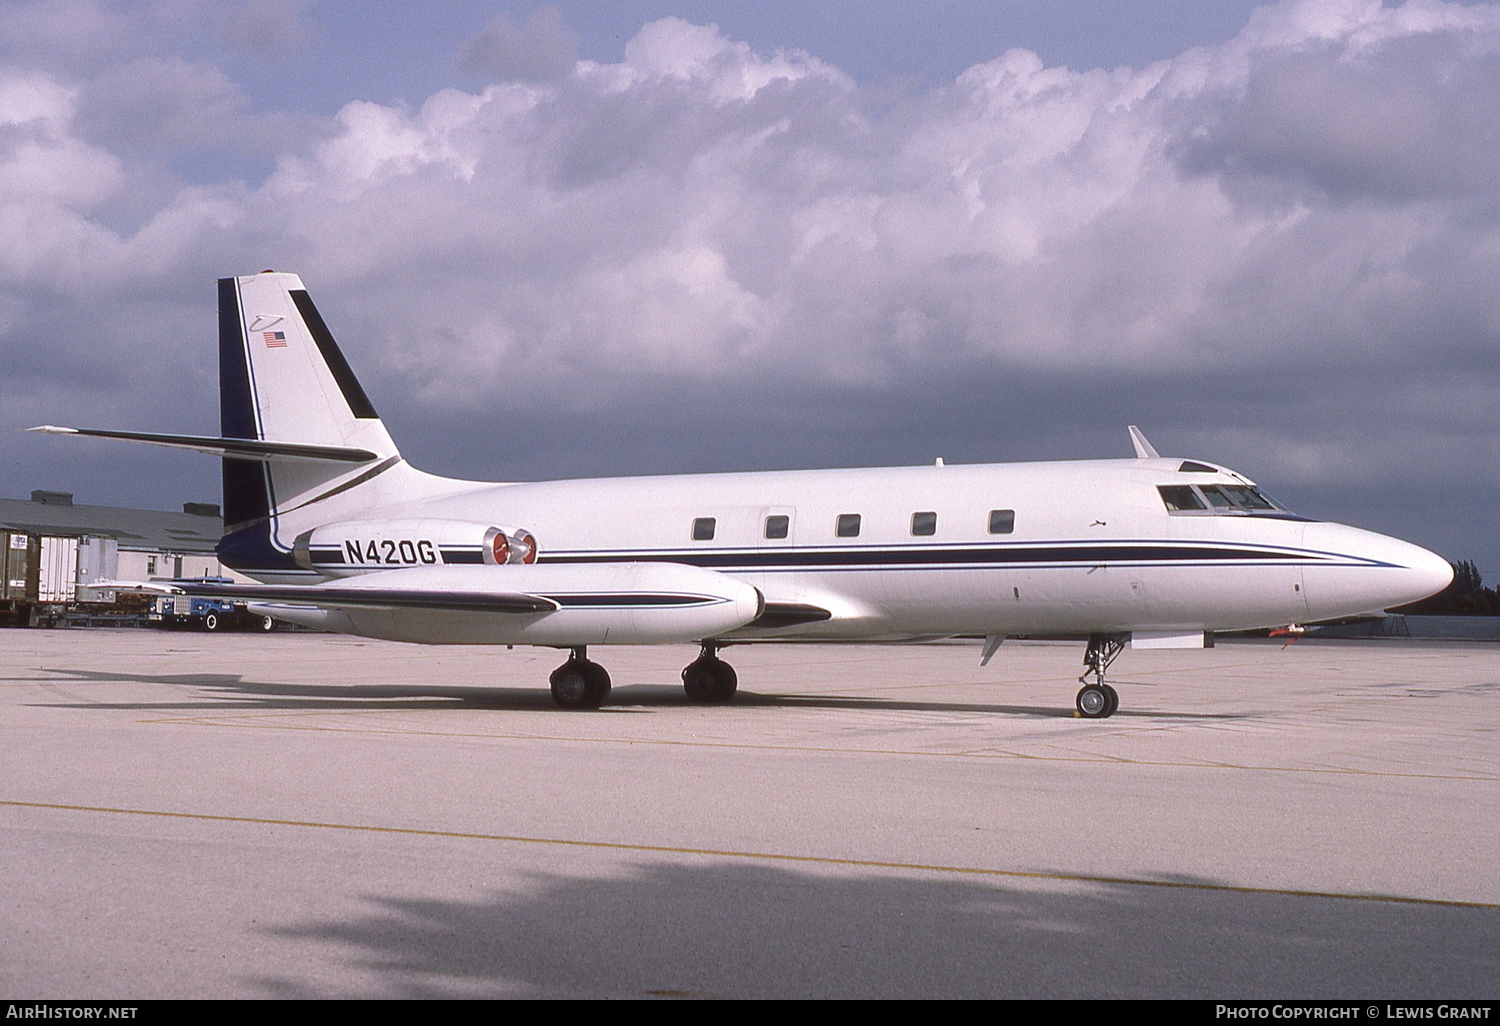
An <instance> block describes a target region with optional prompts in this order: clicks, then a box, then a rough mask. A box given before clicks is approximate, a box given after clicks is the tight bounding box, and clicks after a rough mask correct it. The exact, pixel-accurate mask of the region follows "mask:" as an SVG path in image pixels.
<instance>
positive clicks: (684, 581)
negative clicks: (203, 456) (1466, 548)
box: [31, 271, 1452, 718]
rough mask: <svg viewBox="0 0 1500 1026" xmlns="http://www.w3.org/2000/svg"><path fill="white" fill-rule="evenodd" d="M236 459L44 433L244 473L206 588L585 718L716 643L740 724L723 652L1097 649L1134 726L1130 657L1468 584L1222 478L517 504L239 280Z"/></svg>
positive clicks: (1150, 453)
mask: <svg viewBox="0 0 1500 1026" xmlns="http://www.w3.org/2000/svg"><path fill="white" fill-rule="evenodd" d="M219 397H220V418H221V425H220V437H207V436H195V435H167V434H148V433H144V432H134V431H100V430H85V429H77V428H59V427H52V426H44V427H39V428H33V429H31V430H34V431H46V432H52V433H63V434H75V435H88V436H93V437H101V438H115V439H126V440H133V441H139V442H150V443H154V444H157V445H165V446H172V447H177V448H186V449H193V450H197V451H199V452H204V453H209V454H212V455H217V456H220V457H222V458H223V474H224V521H225V532H226V533H225V535H224V538H223V540H222V541H220V543H219V547H218V554H219V558H220V560H221V561H222V562H223V563H224V564H225V565H226V566H229V567H231V568H233V569H234V570H236V571H238V572H239V573H241V574H243V575H245V576H248V577H250V578H252V579H254V580H256V581H259V582H261V583H259V584H245V585H233V586H230V585H212V584H206V583H205V584H192V583H183V584H181V585H180V587H181V590H182V591H184V592H186V593H187V594H190V595H212V596H216V597H234V598H240V599H244V600H248V601H251V602H253V603H256V605H255V606H253V607H252V608H254V609H255V610H256V611H259V612H262V613H269V614H272V615H274V616H276V617H278V618H280V619H282V620H287V621H290V622H292V623H298V624H304V625H307V626H312V627H321V628H326V629H329V630H333V631H341V632H344V633H347V634H357V635H361V636H364V637H371V638H386V639H391V640H396V641H412V642H423V643H428V644H471V645H540V646H548V647H554V648H559V649H566V650H568V651H569V652H570V653H571V654H570V656H569V658H568V659H567V661H566V662H564V663H563V664H562V665H561V666H559V667H558V668H557V669H556V670H555V671H554V672H553V673H552V677H551V683H552V695H553V698H554V699H555V700H556V702H557V704H558V705H560V706H564V707H566V708H596V707H598V706H600V705H602V704H603V703H604V702H605V700H606V699H607V698H608V696H609V689H610V683H609V674H608V673H607V672H606V671H605V669H604V668H603V667H602V666H600V665H599V664H598V663H596V662H593V661H591V660H590V659H589V658H588V657H587V650H588V646H590V645H596V646H597V645H662V644H674V643H685V642H691V643H694V644H698V645H701V646H702V654H701V655H700V656H699V657H698V658H697V659H696V660H694V661H693V662H692V663H691V664H690V665H689V666H688V667H687V668H686V669H685V670H683V671H682V681H683V686H684V688H685V689H686V691H687V697H688V698H689V700H691V701H694V702H727V701H729V700H730V699H731V698H732V697H733V696H734V693H735V688H736V684H737V681H736V675H735V671H734V669H733V668H732V667H731V666H730V665H729V664H728V663H726V662H725V661H724V660H722V659H720V658H719V651H720V649H721V648H723V647H724V646H726V645H731V644H740V643H743V642H752V641H753V642H768V641H916V640H926V639H932V638H939V637H954V636H969V637H976V638H978V637H982V638H984V639H985V643H984V649H983V658H982V662H983V663H988V662H989V659H990V657H991V656H993V655H994V654H995V651H996V649H997V648H998V647H999V645H1000V643H1001V642H1002V641H1003V640H1004V639H1005V638H1006V637H1008V636H1013V635H1051V636H1057V635H1063V636H1076V637H1078V638H1079V639H1080V640H1082V639H1085V638H1086V639H1087V648H1086V654H1085V657H1084V664H1085V666H1086V668H1087V669H1086V672H1085V673H1084V675H1083V676H1082V677H1081V678H1080V681H1081V682H1082V683H1083V687H1082V689H1081V690H1080V691H1079V692H1078V695H1077V702H1076V705H1077V710H1078V712H1079V714H1081V715H1082V716H1085V717H1089V718H1097V717H1106V716H1109V715H1111V714H1112V713H1114V711H1115V709H1116V707H1117V706H1118V704H1119V697H1118V695H1117V694H1116V692H1115V690H1114V688H1113V687H1111V686H1110V685H1109V684H1107V683H1106V682H1105V671H1106V669H1107V668H1108V666H1109V664H1110V662H1111V661H1112V660H1113V659H1114V658H1115V656H1117V655H1118V654H1119V652H1120V651H1121V650H1122V648H1124V647H1125V646H1126V645H1130V646H1132V647H1148V648H1188V647H1192V648H1198V647H1202V646H1204V645H1205V644H1208V643H1211V639H1212V637H1213V632H1214V631H1231V630H1242V629H1251V628H1260V627H1286V628H1288V629H1292V630H1295V629H1296V625H1298V624H1303V623H1307V622H1309V621H1317V620H1325V619H1333V618H1336V617H1347V616H1355V615H1359V614H1364V613H1371V612H1379V611H1381V610H1384V609H1386V608H1388V607H1390V606H1395V605H1399V604H1402V603H1406V602H1412V601H1416V600H1417V599H1422V598H1426V597H1427V596H1428V595H1432V594H1434V593H1436V592H1438V591H1440V590H1442V589H1443V588H1444V587H1446V586H1447V585H1448V582H1449V581H1450V580H1451V579H1452V570H1451V568H1450V567H1449V565H1448V564H1447V563H1446V562H1445V561H1444V560H1443V559H1441V558H1440V557H1438V556H1436V555H1434V554H1433V553H1431V552H1428V551H1426V550H1425V549H1421V548H1418V547H1417V546H1415V545H1410V544H1408V543H1406V542H1402V541H1397V540H1396V539H1394V538H1387V537H1383V536H1381V535H1378V534H1372V533H1370V532H1368V531H1362V530H1358V529H1356V528H1353V527H1345V526H1343V525H1341V524H1332V523H1322V522H1318V521H1313V520H1309V519H1307V518H1306V517H1300V516H1296V515H1294V514H1293V513H1291V512H1289V511H1288V510H1286V509H1285V508H1283V507H1282V506H1280V505H1279V504H1278V503H1276V502H1274V501H1273V500H1271V499H1270V498H1269V497H1268V496H1267V495H1266V494H1265V493H1264V492H1262V491H1261V490H1260V489H1259V488H1258V487H1256V485H1255V483H1254V482H1253V481H1250V480H1248V479H1246V478H1245V477H1243V476H1241V475H1240V474H1237V473H1235V472H1234V471H1232V470H1229V469H1227V468H1225V467H1220V466H1216V465H1214V464H1212V463H1207V462H1204V461H1200V460H1196V459H1176V458H1174V459H1165V458H1163V457H1161V456H1159V455H1158V454H1157V453H1156V451H1155V450H1154V449H1153V448H1151V445H1150V443H1149V442H1147V441H1146V439H1145V437H1144V436H1143V435H1142V434H1141V433H1140V432H1139V431H1138V430H1136V429H1135V428H1134V427H1132V428H1131V429H1130V433H1131V437H1132V439H1133V441H1134V444H1135V449H1136V456H1137V458H1135V459H1124V460H1091V461H1077V462H1066V463H1019V464H992V465H980V466H944V465H942V462H941V461H938V463H937V464H936V465H934V466H923V467H890V468H874V469H864V470H804V471H787V472H769V473H747V474H700V475H684V476H671V477H637V478H607V479H600V480H583V481H543V482H520V483H512V484H493V483H480V482H474V481H459V480H453V479H449V478H443V477H436V476H434V475H431V474H426V473H423V472H422V471H420V470H417V469H415V468H413V467H411V466H410V465H408V464H407V463H406V462H405V461H404V460H402V458H401V453H400V452H399V451H398V450H397V449H396V445H395V443H394V442H392V441H391V437H390V435H389V434H387V433H386V429H385V425H384V424H382V423H381V421H380V418H379V416H377V415H376V413H375V408H374V406H373V405H372V404H371V402H370V400H369V398H368V397H367V396H366V395H365V391H364V389H363V388H361V387H360V384H359V381H358V380H356V378H355V376H354V372H353V371H352V370H351V369H350V367H349V364H348V363H347V362H346V361H345V359H344V356H343V354H342V353H341V352H340V350H339V347H338V345H337V344H336V343H335V342H334V339H333V335H332V334H331V333H330V332H329V330H328V327H327V325H326V324H324V322H323V318H322V316H320V315H319V313H318V310H317V307H315V306H314V305H313V302H312V300H311V299H310V298H309V297H308V294H307V291H306V290H305V289H304V288H303V286H302V282H301V280H300V279H299V278H298V277H297V276H296V275H293V274H278V273H275V272H271V271H266V272H263V273H261V274H255V275H249V276H246V277H241V278H224V279H222V280H221V281H220V282H219Z"/></svg>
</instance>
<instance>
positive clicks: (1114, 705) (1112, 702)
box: [1102, 684, 1120, 719]
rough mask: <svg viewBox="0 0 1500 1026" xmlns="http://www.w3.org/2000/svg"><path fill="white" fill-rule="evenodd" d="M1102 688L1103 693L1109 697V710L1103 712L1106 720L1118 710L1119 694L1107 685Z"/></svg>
mask: <svg viewBox="0 0 1500 1026" xmlns="http://www.w3.org/2000/svg"><path fill="white" fill-rule="evenodd" d="M1102 686H1103V688H1104V693H1105V694H1106V695H1108V696H1109V708H1108V709H1106V710H1105V711H1104V716H1105V718H1106V719H1107V718H1109V717H1110V716H1113V715H1114V714H1115V710H1117V709H1119V708H1120V693H1119V692H1118V691H1116V690H1115V689H1114V688H1112V687H1110V686H1109V685H1108V684H1105V685H1102Z"/></svg>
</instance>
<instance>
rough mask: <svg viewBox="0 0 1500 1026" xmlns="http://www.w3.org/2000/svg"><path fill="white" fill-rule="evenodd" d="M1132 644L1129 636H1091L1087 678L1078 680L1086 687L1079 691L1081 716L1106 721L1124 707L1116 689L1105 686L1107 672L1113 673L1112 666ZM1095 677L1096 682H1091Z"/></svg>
mask: <svg viewBox="0 0 1500 1026" xmlns="http://www.w3.org/2000/svg"><path fill="white" fill-rule="evenodd" d="M1129 640H1130V635H1128V634H1090V635H1089V646H1088V648H1087V649H1086V650H1085V651H1084V653H1083V665H1084V666H1086V667H1088V669H1086V670H1084V671H1083V676H1082V677H1079V678H1078V681H1079V683H1081V684H1082V685H1083V687H1082V688H1080V689H1079V691H1078V699H1077V702H1076V703H1075V704H1076V706H1077V708H1078V715H1079V716H1082V717H1084V718H1085V719H1090V720H1102V719H1105V718H1106V717H1109V716H1113V715H1114V714H1115V710H1116V709H1118V708H1119V707H1120V695H1119V693H1118V692H1117V691H1115V689H1114V688H1112V687H1110V686H1109V685H1108V684H1106V683H1104V671H1105V670H1107V669H1109V664H1110V663H1112V662H1114V661H1115V657H1116V656H1118V655H1119V654H1120V653H1121V652H1123V651H1124V650H1125V644H1126V642H1128V641H1129ZM1090 674H1092V675H1093V677H1094V680H1093V682H1092V683H1090V681H1089V675H1090Z"/></svg>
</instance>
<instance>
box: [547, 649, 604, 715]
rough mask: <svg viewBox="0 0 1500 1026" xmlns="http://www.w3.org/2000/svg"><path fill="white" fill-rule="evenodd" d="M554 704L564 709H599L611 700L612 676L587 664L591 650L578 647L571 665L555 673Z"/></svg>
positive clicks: (553, 682)
mask: <svg viewBox="0 0 1500 1026" xmlns="http://www.w3.org/2000/svg"><path fill="white" fill-rule="evenodd" d="M549 679H550V680H551V682H552V701H554V702H556V703H557V704H558V705H560V706H562V707H563V708H564V709H597V708H599V707H600V706H601V705H603V704H604V700H605V699H607V698H608V697H609V672H608V671H607V670H605V669H604V667H602V666H600V665H599V664H598V663H591V662H589V660H588V648H587V647H586V646H584V645H579V646H577V647H576V648H574V649H573V654H572V655H570V656H568V661H567V662H565V663H563V664H562V665H561V666H559V667H558V668H557V669H555V670H553V671H552V676H551V677H550V678H549Z"/></svg>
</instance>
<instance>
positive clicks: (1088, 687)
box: [1074, 684, 1109, 720]
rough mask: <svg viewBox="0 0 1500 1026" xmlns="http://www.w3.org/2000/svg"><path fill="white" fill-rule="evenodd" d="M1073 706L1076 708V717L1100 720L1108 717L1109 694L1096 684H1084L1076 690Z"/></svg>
mask: <svg viewBox="0 0 1500 1026" xmlns="http://www.w3.org/2000/svg"><path fill="white" fill-rule="evenodd" d="M1074 704H1075V705H1076V706H1077V707H1078V715H1079V716H1082V717H1083V718H1084V719H1086V720H1102V719H1103V718H1104V717H1106V716H1108V715H1109V692H1107V691H1105V690H1104V689H1103V688H1102V687H1100V686H1099V685H1098V684H1085V685H1084V686H1083V687H1081V688H1079V689H1078V698H1077V700H1076V702H1075V703H1074Z"/></svg>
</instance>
